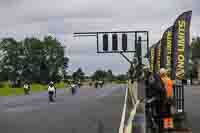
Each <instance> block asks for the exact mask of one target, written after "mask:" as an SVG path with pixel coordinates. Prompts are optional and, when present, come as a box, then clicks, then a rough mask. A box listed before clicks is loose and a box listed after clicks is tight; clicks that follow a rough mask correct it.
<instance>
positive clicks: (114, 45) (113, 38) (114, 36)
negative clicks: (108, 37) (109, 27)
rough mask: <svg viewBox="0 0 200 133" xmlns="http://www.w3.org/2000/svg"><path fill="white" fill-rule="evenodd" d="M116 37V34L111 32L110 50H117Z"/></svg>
mask: <svg viewBox="0 0 200 133" xmlns="http://www.w3.org/2000/svg"><path fill="white" fill-rule="evenodd" d="M117 43H118V39H117V34H112V50H113V51H117V50H118V44H117Z"/></svg>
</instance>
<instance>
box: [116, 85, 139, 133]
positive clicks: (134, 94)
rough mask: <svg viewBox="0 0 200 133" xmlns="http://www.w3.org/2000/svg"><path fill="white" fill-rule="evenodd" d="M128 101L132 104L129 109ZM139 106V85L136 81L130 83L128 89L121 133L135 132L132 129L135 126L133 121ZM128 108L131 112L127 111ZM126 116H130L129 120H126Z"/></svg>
mask: <svg viewBox="0 0 200 133" xmlns="http://www.w3.org/2000/svg"><path fill="white" fill-rule="evenodd" d="M128 99H129V100H130V102H131V104H128V105H129V106H130V107H128V105H127V103H128ZM139 104H140V100H139V99H138V83H137V81H134V82H133V83H132V82H131V81H129V82H128V88H126V94H125V99H124V107H123V112H122V117H121V123H120V128H119V133H132V131H133V128H132V127H133V125H134V123H133V120H134V118H135V115H136V112H137V108H138V105H139ZM127 108H130V111H127ZM126 113H128V114H126ZM126 115H128V119H125V116H126Z"/></svg>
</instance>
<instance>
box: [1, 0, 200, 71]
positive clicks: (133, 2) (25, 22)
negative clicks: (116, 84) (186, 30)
mask: <svg viewBox="0 0 200 133" xmlns="http://www.w3.org/2000/svg"><path fill="white" fill-rule="evenodd" d="M192 3H193V4H192ZM198 5H199V1H198V0H193V1H190V0H165V1H163V0H162V1H161V0H126V1H123V0H56V1H55V0H54V1H53V0H3V1H0V17H1V21H0V29H1V34H0V37H3V36H13V37H15V38H18V39H22V38H24V37H26V36H36V37H40V38H42V37H43V36H44V35H46V34H48V33H51V34H53V35H54V36H56V37H57V38H58V39H59V40H60V41H61V42H62V43H63V45H65V46H66V48H67V50H66V55H70V56H71V62H72V63H73V64H72V65H71V67H72V68H71V69H75V68H77V67H78V66H82V67H84V68H88V69H87V71H90V70H91V71H93V70H95V69H96V68H98V66H99V65H100V64H103V65H105V67H110V68H113V70H115V71H116V72H119V71H124V72H125V71H126V70H127V69H126V67H123V69H120V70H118V66H117V63H120V61H118V60H117V59H119V58H121V57H120V56H115V57H113V56H114V55H113V56H105V57H104V56H101V57H97V56H96V54H95V52H96V45H95V39H94V38H80V39H78V38H73V32H82V31H111V30H149V31H150V44H153V43H155V42H156V41H157V40H159V39H160V37H161V36H162V33H163V32H164V31H165V29H166V28H167V27H169V26H171V25H172V24H173V23H174V21H175V19H176V17H178V15H180V14H181V13H182V12H184V11H186V10H191V9H193V10H194V17H193V19H192V20H195V21H192V30H191V31H192V33H193V32H195V34H199V31H198V30H199V24H198V23H197V22H199V7H198ZM83 58H84V59H86V60H88V61H91V63H90V65H89V64H87V63H85V60H83ZM100 58H101V59H102V61H104V62H105V63H102V62H99V60H100ZM112 58H113V60H112ZM95 64H96V65H95ZM113 64H115V65H113ZM126 65H128V64H126Z"/></svg>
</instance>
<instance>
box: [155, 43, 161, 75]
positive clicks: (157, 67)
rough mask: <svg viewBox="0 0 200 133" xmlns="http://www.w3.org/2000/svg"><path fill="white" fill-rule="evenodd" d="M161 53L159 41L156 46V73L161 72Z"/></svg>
mask: <svg viewBox="0 0 200 133" xmlns="http://www.w3.org/2000/svg"><path fill="white" fill-rule="evenodd" d="M160 51H161V41H158V42H157V43H156V46H155V61H154V62H155V64H154V65H155V66H154V67H155V72H158V71H159V70H160V59H161V58H160Z"/></svg>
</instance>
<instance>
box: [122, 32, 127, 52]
mask: <svg viewBox="0 0 200 133" xmlns="http://www.w3.org/2000/svg"><path fill="white" fill-rule="evenodd" d="M122 50H123V51H126V50H127V34H122Z"/></svg>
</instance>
